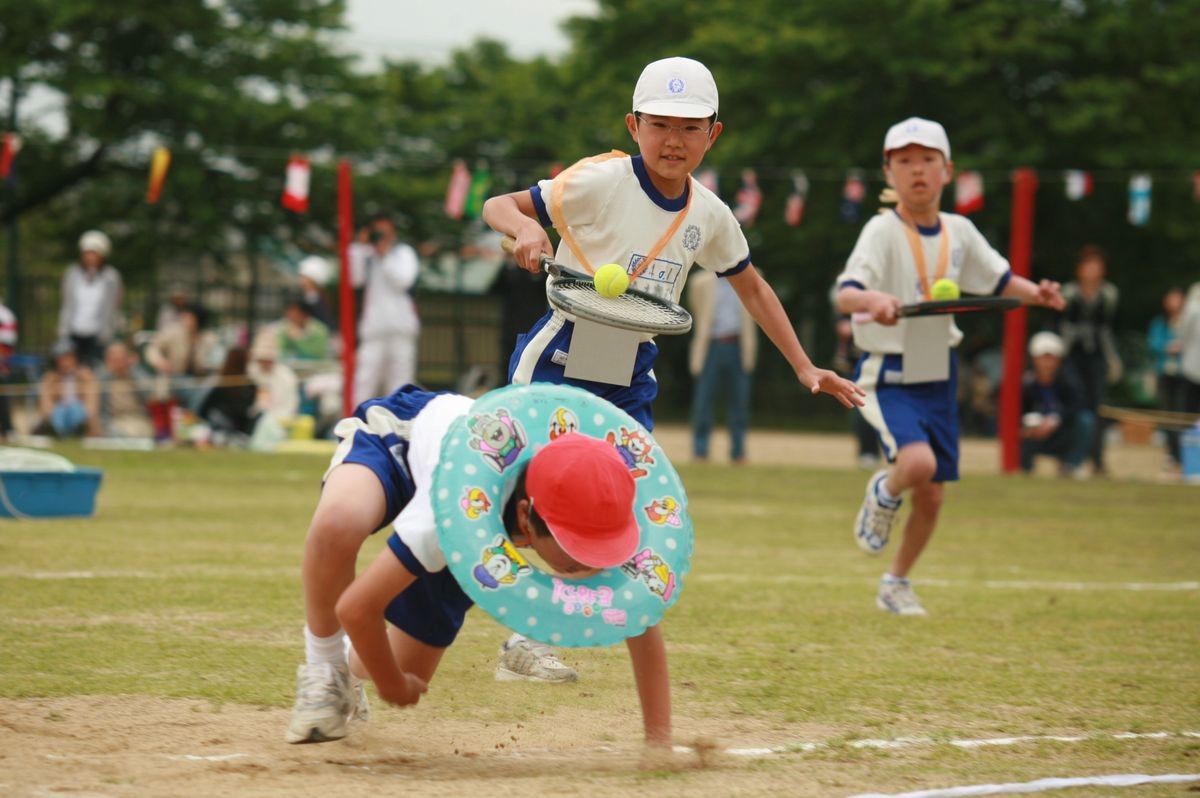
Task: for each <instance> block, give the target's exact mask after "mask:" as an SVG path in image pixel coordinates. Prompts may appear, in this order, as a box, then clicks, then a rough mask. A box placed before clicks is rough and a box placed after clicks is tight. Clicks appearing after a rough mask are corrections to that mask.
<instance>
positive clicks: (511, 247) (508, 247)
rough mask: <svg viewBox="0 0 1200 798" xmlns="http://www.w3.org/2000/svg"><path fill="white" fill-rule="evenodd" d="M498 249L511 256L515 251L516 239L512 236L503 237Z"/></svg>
mask: <svg viewBox="0 0 1200 798" xmlns="http://www.w3.org/2000/svg"><path fill="white" fill-rule="evenodd" d="M500 249H502V250H504V251H505V252H507V253H508V254H509V255H511V254H513V252H515V251H516V249H517V239H515V238H513V237H512V236H505V237H504V238H502V239H500Z"/></svg>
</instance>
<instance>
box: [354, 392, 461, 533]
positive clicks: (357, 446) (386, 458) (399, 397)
mask: <svg viewBox="0 0 1200 798" xmlns="http://www.w3.org/2000/svg"><path fill="white" fill-rule="evenodd" d="M438 395H439V394H438V393H433V392H430V391H425V390H422V389H420V388H418V387H417V386H415V385H404V386H401V387H400V388H397V389H396V390H395V391H394V392H392V393H391V394H390V395H388V396H384V397H382V398H380V399H368V400H367V401H365V402H363V403H362V404H361V405H359V406H358V407H356V408H355V409H354V418H356V419H358V420H359V421H361V422H362V423H363V424H364V425H365V426H366V428H365V429H363V428H362V426H360V427H359V429H357V430H355V431H354V437H353V438H352V439H350V441H349V443H350V445H349V448H348V449H347V448H346V441H345V440H343V441H342V444H341V445H340V446H339V447H338V452H337V454H335V455H334V458H333V464H332V465H340V464H341V463H357V464H358V465H363V466H366V467H367V468H369V469H371V472H372V473H373V474H375V476H376V477H378V478H379V484H380V485H382V486H383V495H384V497H385V498H386V499H387V515H386V516H385V517H384V519H383V521H382V524H381V526H382V525H383V524H390V523H391V522H392V521H393V520H394V519H395V518H396V516H398V515H399V514H400V510H401V509H403V508H404V505H406V504H408V502H409V500H410V499H412V496H413V492H414V491H415V490H416V486H415V485H413V481H412V474H411V473H409V470H408V460H407V456H408V439H407V438H404V437H401V436H400V435H398V434H397V432H396V428H397V427H399V426H401V425H398V424H391V423H386V424H381V423H380V417H381V416H382V418H385V419H389V420H390V419H391V418H395V419H398V420H400V421H411V420H412V419H414V418H416V417H417V414H418V413H420V412H421V411H422V410H424V409H425V405H427V404H429V402H430V401H431V400H432V399H433V398H434V397H436V396H438ZM383 414H386V415H383ZM340 423H343V424H344V423H346V422H345V421H342V422H340Z"/></svg>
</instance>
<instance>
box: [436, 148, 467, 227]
mask: <svg viewBox="0 0 1200 798" xmlns="http://www.w3.org/2000/svg"><path fill="white" fill-rule="evenodd" d="M470 189H471V172H470V170H468V169H467V164H466V162H465V161H463V159H462V158H456V159H455V160H454V166H452V167H451V169H450V184H449V185H448V186H446V201H445V203H443V205H442V207H443V209H444V210H445V211H446V215H447V216H449V217H450V218H451V219H461V218H462V217H463V211H465V210H466V207H467V192H468V191H470Z"/></svg>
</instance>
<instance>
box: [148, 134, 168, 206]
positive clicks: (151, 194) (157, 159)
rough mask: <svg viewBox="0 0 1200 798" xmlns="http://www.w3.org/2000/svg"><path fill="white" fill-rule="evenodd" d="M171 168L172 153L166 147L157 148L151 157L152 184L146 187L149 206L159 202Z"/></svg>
mask: <svg viewBox="0 0 1200 798" xmlns="http://www.w3.org/2000/svg"><path fill="white" fill-rule="evenodd" d="M169 168H171V151H170V150H168V149H167V148H166V147H155V148H154V154H153V155H152V156H150V182H149V183H148V184H147V186H146V202H147V203H148V204H150V205H153V204H154V203H156V202H158V198H159V196H160V195H161V194H162V187H163V182H164V181H165V180H166V179H167V170H168V169H169Z"/></svg>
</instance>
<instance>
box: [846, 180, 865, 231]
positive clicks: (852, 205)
mask: <svg viewBox="0 0 1200 798" xmlns="http://www.w3.org/2000/svg"><path fill="white" fill-rule="evenodd" d="M865 196H867V184H866V183H864V182H863V179H862V172H860V171H859V170H857V169H851V170H850V172H849V173H847V175H846V182H845V184H844V185H843V186H842V207H841V213H842V221H843V222H857V221H858V214H859V211H860V210H862V201H863V197H865Z"/></svg>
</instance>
